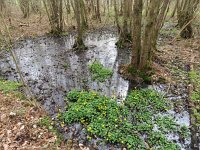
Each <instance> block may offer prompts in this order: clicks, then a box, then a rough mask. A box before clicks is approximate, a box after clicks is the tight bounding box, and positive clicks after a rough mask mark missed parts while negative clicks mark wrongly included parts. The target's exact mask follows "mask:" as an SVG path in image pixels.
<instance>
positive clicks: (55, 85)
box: [0, 32, 190, 149]
mask: <svg viewBox="0 0 200 150" xmlns="http://www.w3.org/2000/svg"><path fill="white" fill-rule="evenodd" d="M116 41H117V36H116V35H115V34H110V33H108V32H103V33H99V32H98V33H91V34H88V35H87V36H86V38H85V44H86V46H87V47H88V50H87V51H82V52H75V51H73V50H72V46H73V43H74V35H69V36H66V37H61V38H54V37H39V38H36V39H26V40H23V41H19V42H18V43H16V44H15V46H14V48H13V52H14V53H15V55H16V58H17V61H18V65H19V67H20V69H21V71H22V74H23V76H24V79H25V81H26V83H27V84H28V86H29V87H30V89H31V91H32V93H33V94H34V95H35V96H36V97H37V99H38V100H40V101H41V102H42V104H43V105H44V107H45V109H46V110H47V111H48V112H49V113H50V114H51V115H55V114H56V113H57V112H58V111H59V110H62V109H64V106H65V102H64V97H65V95H66V93H67V92H68V91H70V90H72V89H79V90H82V89H86V90H89V89H92V90H95V91H98V92H99V93H101V94H104V95H107V96H110V97H112V96H115V97H117V99H118V100H120V99H123V98H125V97H126V95H127V93H128V90H129V85H130V83H129V82H128V81H126V80H124V79H123V78H122V77H121V76H120V75H119V74H118V72H117V70H118V66H119V65H120V64H125V63H128V62H129V60H130V59H129V56H130V52H129V50H128V49H127V50H118V49H117V48H116V46H115V43H116ZM0 57H1V59H0V75H2V76H4V77H5V78H7V79H10V80H19V77H18V75H17V73H16V71H15V65H14V64H13V61H12V58H11V57H10V56H9V55H8V54H5V55H4V56H0ZM96 60H97V61H100V62H101V63H102V64H103V65H104V66H105V67H108V68H111V69H112V70H113V75H112V77H110V78H109V79H108V80H106V81H105V82H104V83H99V82H96V81H93V80H92V79H91V74H90V72H89V70H88V65H89V64H90V63H92V62H94V61H96ZM150 88H154V89H156V90H157V91H160V92H167V93H166V96H167V97H168V98H170V99H171V100H172V101H173V102H174V105H176V103H177V101H180V102H181V103H180V104H179V105H178V106H179V107H180V108H179V110H176V109H177V107H176V106H175V107H174V108H173V109H172V110H170V111H168V112H167V114H168V115H171V116H173V117H174V118H175V119H176V121H177V123H179V124H180V125H186V126H189V125H190V123H189V122H190V118H189V114H188V112H187V109H186V108H185V107H184V99H186V95H184V91H183V90H182V91H181V92H179V93H182V94H173V93H172V92H171V93H170V92H169V90H168V87H167V86H166V85H154V86H151V87H150ZM180 89H182V88H180ZM174 90H175V89H172V91H174ZM163 115H166V114H163ZM75 126H79V125H75ZM69 134H71V133H69ZM69 134H67V135H66V138H67V137H69ZM168 137H169V138H170V139H173V140H174V141H176V142H177V143H179V144H180V145H181V146H182V148H183V149H188V147H189V144H190V140H186V141H185V142H180V141H179V137H178V136H177V135H168ZM94 142H95V141H94ZM99 149H109V146H106V147H104V148H103V147H99Z"/></svg>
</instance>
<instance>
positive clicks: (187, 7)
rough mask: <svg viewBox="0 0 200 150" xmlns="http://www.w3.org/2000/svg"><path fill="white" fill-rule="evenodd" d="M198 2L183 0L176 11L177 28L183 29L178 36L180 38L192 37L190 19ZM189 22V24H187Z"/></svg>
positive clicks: (196, 0) (195, 0)
mask: <svg viewBox="0 0 200 150" xmlns="http://www.w3.org/2000/svg"><path fill="white" fill-rule="evenodd" d="M199 2H200V0H183V1H182V3H181V6H180V7H179V11H178V15H177V17H178V26H179V27H180V28H183V27H184V26H185V25H186V27H185V28H184V29H183V30H182V31H181V33H180V36H181V37H182V38H186V39H187V38H191V37H192V36H193V29H192V21H191V20H192V19H193V18H194V14H195V11H196V9H197V7H198V5H199ZM189 22H190V23H189Z"/></svg>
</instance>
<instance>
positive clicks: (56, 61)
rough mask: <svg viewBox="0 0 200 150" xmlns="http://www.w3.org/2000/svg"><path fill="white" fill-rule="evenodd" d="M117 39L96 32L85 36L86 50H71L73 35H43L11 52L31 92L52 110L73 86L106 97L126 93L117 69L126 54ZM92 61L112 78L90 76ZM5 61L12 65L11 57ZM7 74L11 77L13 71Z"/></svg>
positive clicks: (59, 104)
mask: <svg viewBox="0 0 200 150" xmlns="http://www.w3.org/2000/svg"><path fill="white" fill-rule="evenodd" d="M116 40H117V39H116V37H113V35H110V34H104V35H103V36H101V37H100V38H99V35H96V34H95V35H91V36H89V37H88V38H87V39H86V44H87V46H88V47H89V49H88V50H87V51H80V52H75V51H73V50H71V49H70V48H71V45H73V36H69V37H67V38H66V37H62V38H45V37H42V38H39V39H35V40H26V41H24V42H22V44H20V45H18V47H16V48H15V49H14V51H15V52H16V55H17V57H18V59H19V65H20V68H21V70H22V72H23V73H24V75H25V74H26V76H25V80H26V81H27V83H28V85H29V86H30V87H31V90H32V91H33V93H34V95H36V97H37V98H38V99H40V100H41V101H43V102H44V106H45V108H46V110H47V111H48V112H52V113H54V112H55V111H56V110H57V108H63V107H64V106H65V104H64V101H63V100H64V98H65V95H66V93H67V92H69V91H70V90H73V89H78V90H82V89H85V90H90V89H91V90H95V91H99V92H101V93H102V94H104V95H108V96H112V95H118V96H119V95H123V96H125V95H126V93H127V90H128V81H124V80H123V79H122V78H121V77H120V75H119V74H118V72H117V71H118V66H119V64H121V63H124V61H127V60H128V59H127V58H128V57H129V56H128V53H126V51H124V50H118V51H117V49H116V47H115V42H116ZM69 49H70V50H69ZM9 60H10V59H9ZM95 60H97V61H100V62H101V63H102V64H103V65H104V66H105V67H108V68H111V69H112V70H113V75H112V77H110V78H109V79H108V80H106V81H105V82H103V83H98V82H96V81H93V80H92V79H91V73H90V72H89V68H88V65H89V64H90V63H92V62H93V61H95ZM1 62H2V61H1ZM2 63H3V64H6V63H5V62H2ZM7 63H10V64H12V60H11V61H9V62H7ZM125 63H126V62H125ZM1 66H6V65H1ZM1 66H0V69H1V70H2V69H3V68H2V67H1ZM8 76H9V77H12V78H14V75H13V73H10V74H8Z"/></svg>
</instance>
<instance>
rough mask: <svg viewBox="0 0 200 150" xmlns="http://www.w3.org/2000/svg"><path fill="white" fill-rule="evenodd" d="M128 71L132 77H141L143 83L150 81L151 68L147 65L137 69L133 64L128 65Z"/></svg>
mask: <svg viewBox="0 0 200 150" xmlns="http://www.w3.org/2000/svg"><path fill="white" fill-rule="evenodd" d="M128 72H129V73H130V74H131V75H132V76H134V77H141V78H142V79H143V80H144V82H145V83H150V82H151V80H152V78H151V75H152V74H153V70H152V69H151V68H149V67H146V68H145V69H143V70H137V69H136V68H135V67H134V66H129V67H128Z"/></svg>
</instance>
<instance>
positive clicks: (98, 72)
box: [89, 61, 113, 82]
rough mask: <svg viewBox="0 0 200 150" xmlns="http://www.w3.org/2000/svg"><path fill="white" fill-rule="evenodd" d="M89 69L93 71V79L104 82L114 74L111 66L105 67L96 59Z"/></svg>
mask: <svg viewBox="0 0 200 150" xmlns="http://www.w3.org/2000/svg"><path fill="white" fill-rule="evenodd" d="M89 70H90V72H91V73H92V79H93V80H96V81H99V82H104V81H105V80H106V79H108V78H109V77H111V76H112V74H113V72H112V70H111V69H109V68H105V67H104V66H103V65H102V64H101V63H100V62H98V61H95V62H93V63H92V64H90V65H89Z"/></svg>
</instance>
